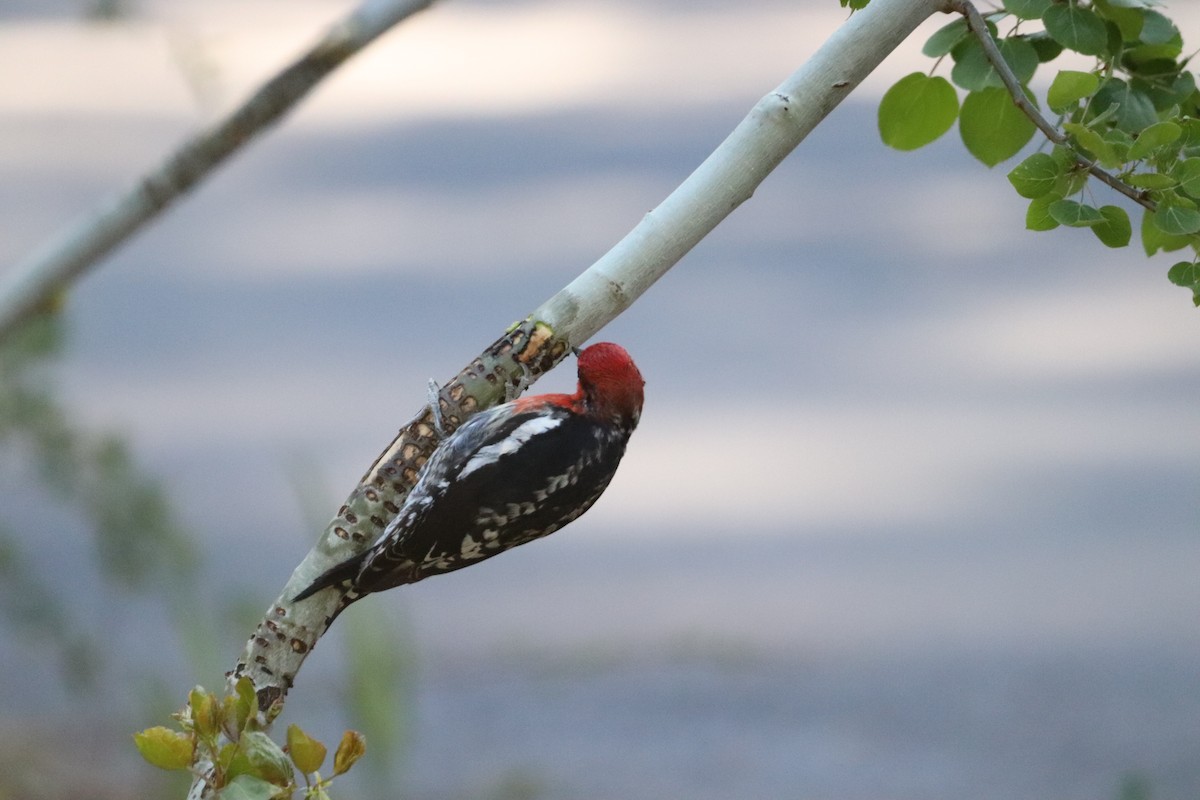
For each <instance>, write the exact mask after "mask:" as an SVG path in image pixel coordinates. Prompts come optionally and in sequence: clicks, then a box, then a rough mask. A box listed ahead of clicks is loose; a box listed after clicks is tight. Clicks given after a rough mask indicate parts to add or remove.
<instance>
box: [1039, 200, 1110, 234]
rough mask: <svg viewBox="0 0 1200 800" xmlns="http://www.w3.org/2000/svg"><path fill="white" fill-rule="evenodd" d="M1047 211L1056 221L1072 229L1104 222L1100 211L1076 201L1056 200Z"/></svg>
mask: <svg viewBox="0 0 1200 800" xmlns="http://www.w3.org/2000/svg"><path fill="white" fill-rule="evenodd" d="M1047 210H1048V211H1049V212H1050V216H1051V217H1053V218H1054V219H1055V221H1057V222H1060V223H1062V224H1063V225H1067V226H1069V227H1072V228H1087V227H1090V226H1092V225H1095V224H1096V223H1098V222H1103V221H1104V215H1103V214H1101V213H1100V210H1099V209H1096V208H1093V207H1091V206H1088V205H1084V204H1083V203H1077V202H1075V201H1074V200H1055V201H1054V202H1053V203H1051V204H1050V205H1049V207H1048V208H1047Z"/></svg>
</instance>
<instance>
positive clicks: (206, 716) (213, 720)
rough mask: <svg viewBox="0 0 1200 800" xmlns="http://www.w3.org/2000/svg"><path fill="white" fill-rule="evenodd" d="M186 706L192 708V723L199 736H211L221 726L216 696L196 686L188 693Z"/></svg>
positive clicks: (214, 734)
mask: <svg viewBox="0 0 1200 800" xmlns="http://www.w3.org/2000/svg"><path fill="white" fill-rule="evenodd" d="M188 706H190V707H191V709H192V725H193V726H194V727H195V730H196V733H198V734H199V735H200V736H203V737H205V738H206V739H207V738H211V737H213V736H216V735H217V731H218V729H219V728H220V726H221V706H220V704H219V703H218V702H217V698H216V697H214V696H213V695H212V694H210V693H208V692H206V691H204V688H203V687H201V686H197V687H196V688H195V689H192V691H191V692H190V693H189V694H188Z"/></svg>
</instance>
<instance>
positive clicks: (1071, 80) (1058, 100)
mask: <svg viewBox="0 0 1200 800" xmlns="http://www.w3.org/2000/svg"><path fill="white" fill-rule="evenodd" d="M1099 87H1100V78H1099V76H1097V75H1094V74H1092V73H1091V72H1076V71H1075V70H1071V69H1064V70H1061V71H1059V73H1058V74H1057V75H1055V76H1054V81H1053V82H1052V83H1051V84H1050V88H1049V90H1047V92H1046V105H1048V106H1050V110H1051V111H1053V112H1055V113H1056V114H1062V113H1063V112H1065V111H1067V109H1069V108H1070V107H1071V106H1074V105H1075V104H1076V103H1078V102H1079V101H1080V100H1082V99H1083V98H1085V97H1091V96H1092V94H1093V93H1094V92H1095V91H1096V89H1098V88H1099Z"/></svg>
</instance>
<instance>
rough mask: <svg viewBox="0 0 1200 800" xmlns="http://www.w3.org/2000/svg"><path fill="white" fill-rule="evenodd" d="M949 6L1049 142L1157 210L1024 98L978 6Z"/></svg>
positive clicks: (957, 1) (957, 2)
mask: <svg viewBox="0 0 1200 800" xmlns="http://www.w3.org/2000/svg"><path fill="white" fill-rule="evenodd" d="M947 7H948V8H950V9H951V10H953V11H957V12H958V13H960V14H962V15H963V16H964V17H966V20H967V28H968V30H970V31H971V33H972V34H974V36H975V38H976V39H978V40H979V44H980V45H981V46H982V47H983V52H984V54H986V55H987V58H988V61H989V62H991V65H992V68H993V69H995V70H996V74H997V75H999V76H1000V80H1001V81H1003V83H1004V87H1005V88H1006V89H1008V93H1009V94H1010V95H1011V96H1012V101H1013V104H1014V105H1015V106H1016V107H1017V108H1019V109H1020V110H1021V113H1022V114H1024V115H1025V116H1026V117H1028V118H1029V120H1030V121H1031V122H1032V123H1033V124H1034V125H1036V126H1037V129H1038V130H1040V131H1041V132H1042V133H1043V134H1045V135H1046V138H1047V139H1049V140H1050V141H1052V142H1054V143H1055V144H1057V145H1062V146H1063V147H1067V148H1069V149H1070V150H1071V152H1072V153H1073V154H1074V155H1075V163H1076V164H1078V165H1079V166H1081V167H1084V168H1086V169H1087V171H1088V172H1089V173H1091V174H1092V175H1093V176H1095V177H1096V178H1097V179H1098V180H1099V181H1100V182H1101V183H1104V184H1107V185H1108V186H1110V187H1112V188H1113V189H1114V190H1116V191H1118V192H1120V193H1121V194H1123V195H1125V196H1126V197H1128V198H1129V199H1130V200H1132V201H1133V202H1135V203H1137V204H1139V205H1141V206H1143V207H1145V208H1147V209H1149V210H1150V211H1154V210H1156V209H1157V208H1158V206H1157V205H1156V204H1155V202H1154V201H1153V200H1151V199H1150V197H1149V195H1148V194H1147V193H1146V192H1143V191H1140V190H1138V189H1135V188H1133V187H1132V186H1130V185H1129V184H1127V183H1125V182H1124V181H1122V180H1121V179H1120V178H1118V177H1117V176H1116V175H1113V174H1112V173H1111V172H1108V171H1107V170H1105V169H1103V168H1102V167H1100V166H1099V165H1098V164H1096V163H1095V162H1094V161H1089V160H1087V159H1086V158H1083V157H1082V156H1080V155H1079V154H1078V153H1077V152H1075V149H1074V148H1073V147H1071V141H1070V139H1069V138H1068V137H1067V135H1066V134H1064V133H1063V132H1062V131H1060V130H1059V129H1058V128H1056V127H1054V125H1052V124H1051V123H1050V122H1049V121H1048V120H1047V119H1046V118H1045V117H1043V116H1042V112H1040V111H1038V109H1037V106H1035V105H1034V104H1033V103H1031V102H1029V98H1028V97H1027V96H1026V95H1025V90H1024V88H1022V86H1021V82H1020V81H1018V80H1017V76H1016V75H1014V74H1013V71H1012V69H1011V68H1010V67H1009V66H1008V62H1007V61H1005V60H1004V56H1003V55H1001V54H1000V48H999V47H997V46H996V42H995V40H993V39H992V35H991V34H990V33H988V29H987V23H985V22H984V20H983V15H982V14H980V13H979V9H977V8H975V5H974V4H973V3H971V2H970V0H949V2H948V3H947Z"/></svg>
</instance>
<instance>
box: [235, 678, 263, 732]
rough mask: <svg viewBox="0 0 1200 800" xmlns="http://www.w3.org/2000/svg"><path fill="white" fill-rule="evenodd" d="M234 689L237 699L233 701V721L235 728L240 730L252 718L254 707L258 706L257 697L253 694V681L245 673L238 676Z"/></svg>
mask: <svg viewBox="0 0 1200 800" xmlns="http://www.w3.org/2000/svg"><path fill="white" fill-rule="evenodd" d="M234 691H235V692H236V693H237V700H236V701H235V702H234V723H235V724H236V726H237V730H238V731H239V732H241V731H244V730H245V729H246V725H247V723H248V722H249V721H250V720H251V719H253V718H254V709H255V708H257V707H258V698H257V697H256V696H255V694H254V681H252V680H250V678H249V677H248V676H246V675H243V676H242V677H240V678H238V682H237V685H236V686H235V687H234Z"/></svg>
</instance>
